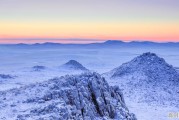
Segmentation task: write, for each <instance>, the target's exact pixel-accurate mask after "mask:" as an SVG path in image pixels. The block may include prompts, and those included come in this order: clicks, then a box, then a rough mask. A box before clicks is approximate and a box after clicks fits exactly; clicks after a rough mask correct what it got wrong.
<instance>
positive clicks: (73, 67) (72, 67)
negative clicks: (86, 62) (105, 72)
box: [61, 60, 88, 70]
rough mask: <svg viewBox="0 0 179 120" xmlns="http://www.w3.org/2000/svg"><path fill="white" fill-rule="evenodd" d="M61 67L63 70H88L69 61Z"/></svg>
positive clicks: (73, 61)
mask: <svg viewBox="0 0 179 120" xmlns="http://www.w3.org/2000/svg"><path fill="white" fill-rule="evenodd" d="M61 67H63V68H65V69H69V70H88V69H87V68H85V67H84V66H83V65H82V64H81V63H79V62H78V61H76V60H69V61H68V62H67V63H65V64H63V65H62V66H61Z"/></svg>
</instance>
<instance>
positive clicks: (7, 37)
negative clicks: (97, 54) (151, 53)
mask: <svg viewBox="0 0 179 120" xmlns="http://www.w3.org/2000/svg"><path fill="white" fill-rule="evenodd" d="M105 40H123V41H133V40H135V41H136V40H138V41H156V42H168V41H173V42H176V41H178V42H179V0H0V43H43V42H60V43H89V42H100V41H105Z"/></svg>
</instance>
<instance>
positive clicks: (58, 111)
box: [0, 73, 136, 120]
mask: <svg viewBox="0 0 179 120" xmlns="http://www.w3.org/2000/svg"><path fill="white" fill-rule="evenodd" d="M0 117H1V118H0V119H4V120H15V119H18V120H67V119H68V120H69V119H70V120H100V119H101V120H108V119H116V120H136V118H135V115H134V114H132V113H129V110H128V109H127V107H126V105H125V102H124V99H123V95H122V93H121V91H120V89H119V88H118V87H117V86H114V87H112V86H109V85H108V83H107V82H106V80H105V79H104V78H103V77H101V76H100V75H99V74H97V73H84V74H82V75H76V76H72V75H71V76H64V77H60V78H54V79H51V80H48V81H45V82H41V83H38V84H31V85H28V86H24V87H21V88H16V89H11V90H7V91H1V92H0Z"/></svg>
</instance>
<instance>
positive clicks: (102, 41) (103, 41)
mask: <svg viewBox="0 0 179 120" xmlns="http://www.w3.org/2000/svg"><path fill="white" fill-rule="evenodd" d="M0 40H12V39H7V38H6V39H2V38H0ZM13 40H19V39H18V38H15V39H13ZM20 40H78V41H84V40H88V42H89V43H88V42H87V43H77V42H67V43H63V42H53V41H47V42H32V43H30V42H17V43H1V42H0V45H17V44H26V45H34V44H47V43H52V44H93V43H105V42H108V41H115V42H124V43H131V42H139V43H140V42H141V43H142V42H150V43H159V44H160V43H179V41H163V42H162V41H153V40H130V41H127V40H115V39H114V40H113V39H111V40H99V39H98V40H97V39H77V38H74V39H61V38H60V39H58V38H53V39H48V38H46V39H41V38H40V39H34V38H33V39H30V38H26V39H22V38H21V39H20ZM90 41H91V42H90Z"/></svg>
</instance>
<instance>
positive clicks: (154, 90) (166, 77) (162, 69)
mask: <svg viewBox="0 0 179 120" xmlns="http://www.w3.org/2000/svg"><path fill="white" fill-rule="evenodd" d="M104 76H106V77H107V78H108V77H109V79H110V80H111V81H118V85H119V86H120V87H121V88H123V89H124V92H125V94H126V95H128V96H127V97H130V98H131V99H132V100H136V101H137V102H146V103H148V104H150V103H154V104H162V105H167V104H170V105H173V106H179V89H178V86H179V74H178V73H177V71H176V70H175V69H174V68H173V67H172V66H171V65H169V64H167V63H166V62H165V60H164V59H163V58H160V57H158V56H157V55H156V54H154V53H149V52H148V53H144V54H142V55H140V56H138V57H136V58H134V59H133V60H131V61H130V62H127V63H124V64H122V65H121V66H119V67H117V68H115V69H113V70H111V71H110V72H108V73H105V74H104Z"/></svg>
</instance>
